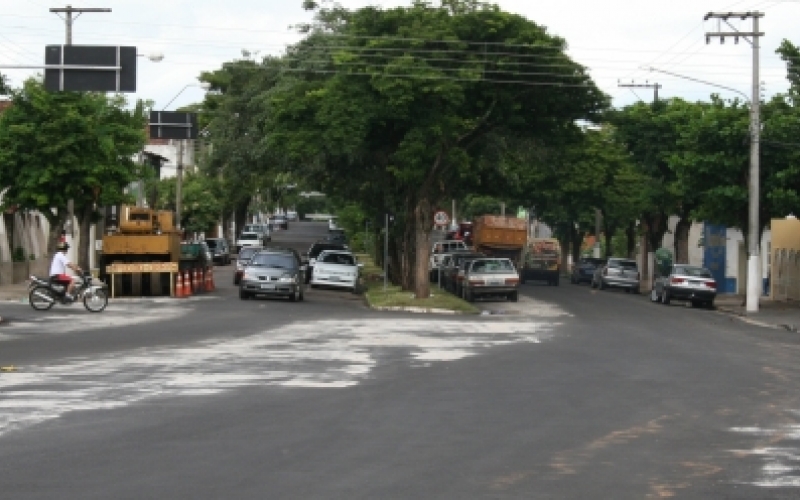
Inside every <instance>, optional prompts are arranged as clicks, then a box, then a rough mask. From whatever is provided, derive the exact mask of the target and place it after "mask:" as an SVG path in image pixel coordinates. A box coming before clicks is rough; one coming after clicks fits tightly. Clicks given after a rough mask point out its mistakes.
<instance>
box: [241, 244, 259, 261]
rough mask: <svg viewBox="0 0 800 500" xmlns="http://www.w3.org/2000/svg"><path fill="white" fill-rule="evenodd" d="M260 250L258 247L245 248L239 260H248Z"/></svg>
mask: <svg viewBox="0 0 800 500" xmlns="http://www.w3.org/2000/svg"><path fill="white" fill-rule="evenodd" d="M259 250H260V249H259V248H258V247H244V248H242V249H241V250H239V260H248V259H250V257H252V256H253V254H255V253H256V252H258V251H259Z"/></svg>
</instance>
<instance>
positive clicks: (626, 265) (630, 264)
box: [608, 260, 637, 269]
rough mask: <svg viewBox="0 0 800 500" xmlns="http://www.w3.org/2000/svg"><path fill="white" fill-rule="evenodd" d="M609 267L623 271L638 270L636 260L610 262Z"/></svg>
mask: <svg viewBox="0 0 800 500" xmlns="http://www.w3.org/2000/svg"><path fill="white" fill-rule="evenodd" d="M608 267H621V268H622V269H636V267H637V266H636V261H635V260H609V261H608Z"/></svg>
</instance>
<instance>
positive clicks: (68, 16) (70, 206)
mask: <svg viewBox="0 0 800 500" xmlns="http://www.w3.org/2000/svg"><path fill="white" fill-rule="evenodd" d="M50 12H53V13H54V14H56V15H57V16H58V17H61V18H62V19H63V20H64V22H65V23H66V26H67V37H66V45H72V23H73V22H74V21H75V19H77V18H78V17H80V15H81V14H83V13H84V12H111V9H97V8H84V9H80V8H78V9H76V8H73V7H72V6H71V5H67V6H66V7H65V8H63V9H62V8H58V7H53V8H51V9H50ZM62 13H63V14H64V17H62V16H61V14H62ZM73 14H77V15H76V16H74V17H73ZM74 218H75V201H74V200H73V199H72V198H70V199H69V200H67V224H66V225H67V228H69V231H67V243H69V244H70V246H74V245H72V237H73V235H74V234H73V232H74V231H73V229H74V228H73V225H74V224H73V220H74ZM74 252H75V250H70V258H73V259H74Z"/></svg>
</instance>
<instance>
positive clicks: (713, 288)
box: [650, 264, 717, 309]
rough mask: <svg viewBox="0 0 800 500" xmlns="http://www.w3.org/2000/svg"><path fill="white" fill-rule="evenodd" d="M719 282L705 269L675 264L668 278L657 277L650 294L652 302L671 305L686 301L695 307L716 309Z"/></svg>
mask: <svg viewBox="0 0 800 500" xmlns="http://www.w3.org/2000/svg"><path fill="white" fill-rule="evenodd" d="M716 297H717V282H716V281H715V280H714V277H713V276H712V274H711V271H709V270H708V269H706V268H705V267H700V266H690V265H687V264H675V265H673V266H672V268H671V269H670V272H669V274H667V275H666V276H656V279H655V282H654V283H653V289H652V290H651V292H650V300H651V301H652V302H661V303H662V304H665V305H667V304H669V303H670V301H672V300H686V301H689V302H691V303H692V306H693V307H699V306H701V305H704V306H706V307H708V308H710V309H711V308H713V307H714V299H715V298H716Z"/></svg>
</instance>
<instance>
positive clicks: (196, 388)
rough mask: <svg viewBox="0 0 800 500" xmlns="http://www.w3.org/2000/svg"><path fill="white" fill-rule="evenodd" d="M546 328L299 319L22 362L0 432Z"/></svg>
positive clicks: (319, 382)
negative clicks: (187, 340)
mask: <svg viewBox="0 0 800 500" xmlns="http://www.w3.org/2000/svg"><path fill="white" fill-rule="evenodd" d="M556 329H557V324H556V323H554V322H548V321H538V322H536V321H508V320H503V319H492V318H487V319H485V320H477V321H476V319H475V318H471V319H469V320H466V319H461V320H457V319H451V320H432V319H431V318H425V317H420V318H419V319H417V318H413V319H404V320H392V321H386V320H383V319H363V320H349V321H348V320H336V321H334V320H330V321H299V322H295V323H292V324H289V325H287V326H284V327H281V328H279V329H277V330H269V331H266V330H265V331H263V332H260V333H257V334H254V335H250V336H247V337H244V338H238V339H217V340H206V341H200V342H197V343H194V344H191V345H184V346H180V347H172V348H169V347H158V348H141V349H135V350H130V351H124V352H118V353H113V354H101V355H93V356H91V357H81V358H74V359H65V360H63V361H60V362H59V363H56V364H51V365H48V366H25V367H20V368H19V370H18V371H16V372H13V373H4V374H1V375H0V393H2V395H3V397H2V399H0V436H2V435H3V434H4V433H7V432H9V431H12V430H14V429H22V428H26V427H28V426H31V425H34V424H36V423H39V422H43V421H46V420H50V419H54V418H57V417H59V416H61V415H63V414H64V413H66V412H72V411H80V410H99V409H107V408H117V407H122V406H126V405H130V404H135V403H137V402H139V401H142V400H146V399H149V398H155V397H188V396H202V395H209V394H216V393H220V392H222V391H226V390H231V389H237V388H243V387H254V386H269V385H277V386H284V387H298V388H306V387H314V388H330V389H341V388H346V387H350V386H353V385H356V384H359V383H360V382H362V381H363V380H365V379H367V378H369V377H370V375H371V374H372V373H373V371H374V370H375V368H376V367H377V366H378V365H379V364H380V363H381V360H385V359H386V356H387V353H391V356H392V357H393V359H400V360H404V361H405V362H406V363H407V364H408V365H409V366H411V367H424V366H428V365H430V364H431V363H442V362H452V361H456V360H459V359H463V358H466V357H470V356H478V355H481V354H483V353H486V352H488V351H490V350H492V349H494V348H498V347H500V346H508V345H515V344H537V343H540V342H544V341H546V340H548V339H550V338H552V336H553V335H554V334H555V331H556Z"/></svg>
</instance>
